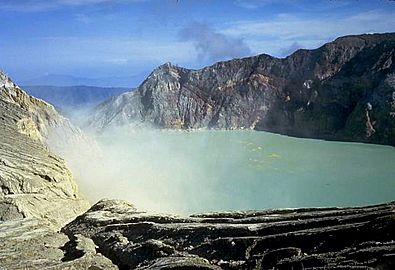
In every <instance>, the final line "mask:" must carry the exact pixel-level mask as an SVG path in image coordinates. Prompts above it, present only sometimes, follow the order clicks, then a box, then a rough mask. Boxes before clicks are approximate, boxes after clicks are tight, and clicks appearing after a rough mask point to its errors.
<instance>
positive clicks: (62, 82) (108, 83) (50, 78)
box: [18, 73, 147, 87]
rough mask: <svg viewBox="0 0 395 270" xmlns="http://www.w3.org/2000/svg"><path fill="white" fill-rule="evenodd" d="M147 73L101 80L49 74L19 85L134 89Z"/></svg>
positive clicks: (101, 78)
mask: <svg viewBox="0 0 395 270" xmlns="http://www.w3.org/2000/svg"><path fill="white" fill-rule="evenodd" d="M146 74H147V73H141V74H138V75H132V76H127V77H124V76H113V77H99V78H84V77H76V76H71V75H63V74H47V75H44V76H40V77H36V78H32V79H27V80H19V81H18V84H19V85H35V86H36V85H53V86H75V85H90V86H97V87H132V86H134V85H138V84H139V83H141V82H142V81H143V79H144V78H145V77H146Z"/></svg>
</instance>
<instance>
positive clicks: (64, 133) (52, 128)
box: [0, 72, 88, 223]
mask: <svg viewBox="0 0 395 270" xmlns="http://www.w3.org/2000/svg"><path fill="white" fill-rule="evenodd" d="M0 123H1V124H0V208H1V210H2V211H0V220H8V219H13V218H15V217H47V218H50V219H52V221H54V223H63V222H65V221H68V220H70V218H73V217H74V216H75V215H76V214H77V213H80V212H81V211H83V210H84V209H86V207H87V206H88V204H87V202H86V201H85V200H82V199H80V197H79V195H78V191H77V185H76V183H75V182H74V180H73V178H72V175H71V173H70V171H69V170H68V169H67V168H66V166H65V163H64V161H63V160H62V159H61V158H59V157H58V156H57V155H55V154H53V153H51V152H50V151H49V150H48V145H50V146H51V149H52V148H53V149H60V148H61V145H62V144H67V141H70V140H78V139H79V138H80V136H82V134H81V133H80V131H79V130H78V129H76V128H74V127H73V126H72V125H71V124H70V122H69V121H68V120H67V119H65V118H63V117H62V116H60V115H59V114H58V113H57V112H56V111H55V109H54V108H53V107H52V106H51V105H49V104H47V103H45V102H44V101H41V100H38V99H36V98H33V97H31V96H29V95H27V94H26V93H25V92H24V91H23V90H22V89H20V88H19V87H18V86H17V85H15V84H14V83H13V82H12V81H11V80H10V79H9V78H8V77H7V76H6V75H5V74H3V73H1V72H0ZM57 142H59V143H57ZM65 204H67V205H68V206H69V207H68V209H67V210H65V209H64V205H65Z"/></svg>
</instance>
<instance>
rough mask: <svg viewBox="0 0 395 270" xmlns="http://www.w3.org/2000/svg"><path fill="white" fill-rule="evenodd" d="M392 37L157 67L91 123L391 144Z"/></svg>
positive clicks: (394, 128) (394, 113)
mask: <svg viewBox="0 0 395 270" xmlns="http://www.w3.org/2000/svg"><path fill="white" fill-rule="evenodd" d="M394 60H395V34H393V33H388V34H371V35H367V34H366V35H357V36H345V37H341V38H338V39H336V40H335V41H333V42H330V43H327V44H325V45H323V46H322V47H320V48H318V49H315V50H298V51H296V52H295V53H293V54H291V55H290V56H288V57H286V58H283V59H279V58H275V57H272V56H269V55H266V54H262V55H258V56H254V57H248V58H243V59H235V60H231V61H226V62H219V63H216V64H214V65H212V66H209V67H206V68H203V69H200V70H189V69H185V68H181V67H178V66H175V65H172V64H170V63H167V64H164V65H162V66H160V67H158V68H157V69H155V70H154V71H153V72H152V73H151V74H150V75H149V77H148V78H147V79H146V80H145V81H144V82H143V83H142V84H141V85H140V86H139V87H138V89H137V91H135V92H127V93H124V94H121V95H119V96H118V97H114V98H112V99H110V100H108V101H107V102H105V103H103V104H101V105H100V106H98V107H97V109H96V111H95V113H94V114H93V115H92V117H91V119H90V120H89V124H88V125H89V126H90V127H91V128H93V129H96V130H103V129H106V128H108V127H109V126H113V125H125V124H138V125H140V124H144V125H147V124H148V125H152V126H154V127H160V128H181V129H196V128H221V129H222V128H223V129H243V128H247V129H256V130H265V131H270V132H278V133H283V134H287V135H293V136H301V137H311V138H324V139H333V140H347V141H360V142H372V143H381V144H389V145H395V139H394V138H395V84H394V81H395V80H394V78H395V77H394V76H395V75H394V74H395V64H394V63H395V61H394Z"/></svg>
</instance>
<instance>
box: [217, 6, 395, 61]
mask: <svg viewBox="0 0 395 270" xmlns="http://www.w3.org/2000/svg"><path fill="white" fill-rule="evenodd" d="M394 29H395V17H394V16H393V14H392V13H391V12H386V11H381V10H373V11H369V12H363V13H359V14H356V15H353V16H344V17H338V16H336V15H327V16H320V17H306V14H299V15H295V14H278V15H277V16H275V17H274V18H268V19H265V20H254V21H238V22H233V23H229V24H227V25H226V26H225V27H224V30H222V33H223V34H225V35H229V36H234V37H239V38H240V37H241V38H244V40H245V41H246V43H247V44H248V45H249V46H250V48H251V49H252V50H253V52H254V53H261V52H266V53H271V54H274V55H277V56H282V53H281V50H282V49H283V48H285V47H289V46H291V45H292V44H293V43H294V42H298V43H300V44H303V45H305V46H306V48H313V47H317V46H318V45H321V44H323V43H325V42H328V41H330V40H332V39H334V38H336V37H339V36H343V35H350V34H361V33H371V32H393V31H394Z"/></svg>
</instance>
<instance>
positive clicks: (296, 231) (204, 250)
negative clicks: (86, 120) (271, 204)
mask: <svg viewBox="0 0 395 270" xmlns="http://www.w3.org/2000/svg"><path fill="white" fill-rule="evenodd" d="M394 228H395V204H394V203H389V204H383V205H377V206H371V207H360V208H318V209H314V208H312V209H284V210H266V211H248V212H228V213H212V214H201V215H194V216H191V217H187V218H181V217H177V216H168V215H152V214H148V213H145V212H139V211H138V210H137V209H135V208H134V207H133V205H131V204H128V203H127V202H123V201H115V200H103V201H100V202H99V203H97V204H96V205H94V206H93V207H92V208H91V209H90V210H89V211H88V212H86V213H85V214H83V215H81V216H80V217H78V218H77V219H76V220H74V221H73V222H71V223H70V224H68V225H67V226H65V227H64V228H63V229H62V231H63V232H64V233H66V234H67V235H79V234H81V235H83V236H85V237H87V238H90V239H92V240H93V241H94V242H95V244H96V245H97V246H98V250H99V251H100V252H101V253H102V254H104V255H105V256H106V257H108V258H110V259H111V260H112V261H113V262H114V263H115V264H117V265H118V267H119V268H120V269H333V268H336V269H372V268H374V269H391V268H392V267H394V266H395V264H394V263H395V256H394V252H395V230H394ZM320 267H321V268H320Z"/></svg>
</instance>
